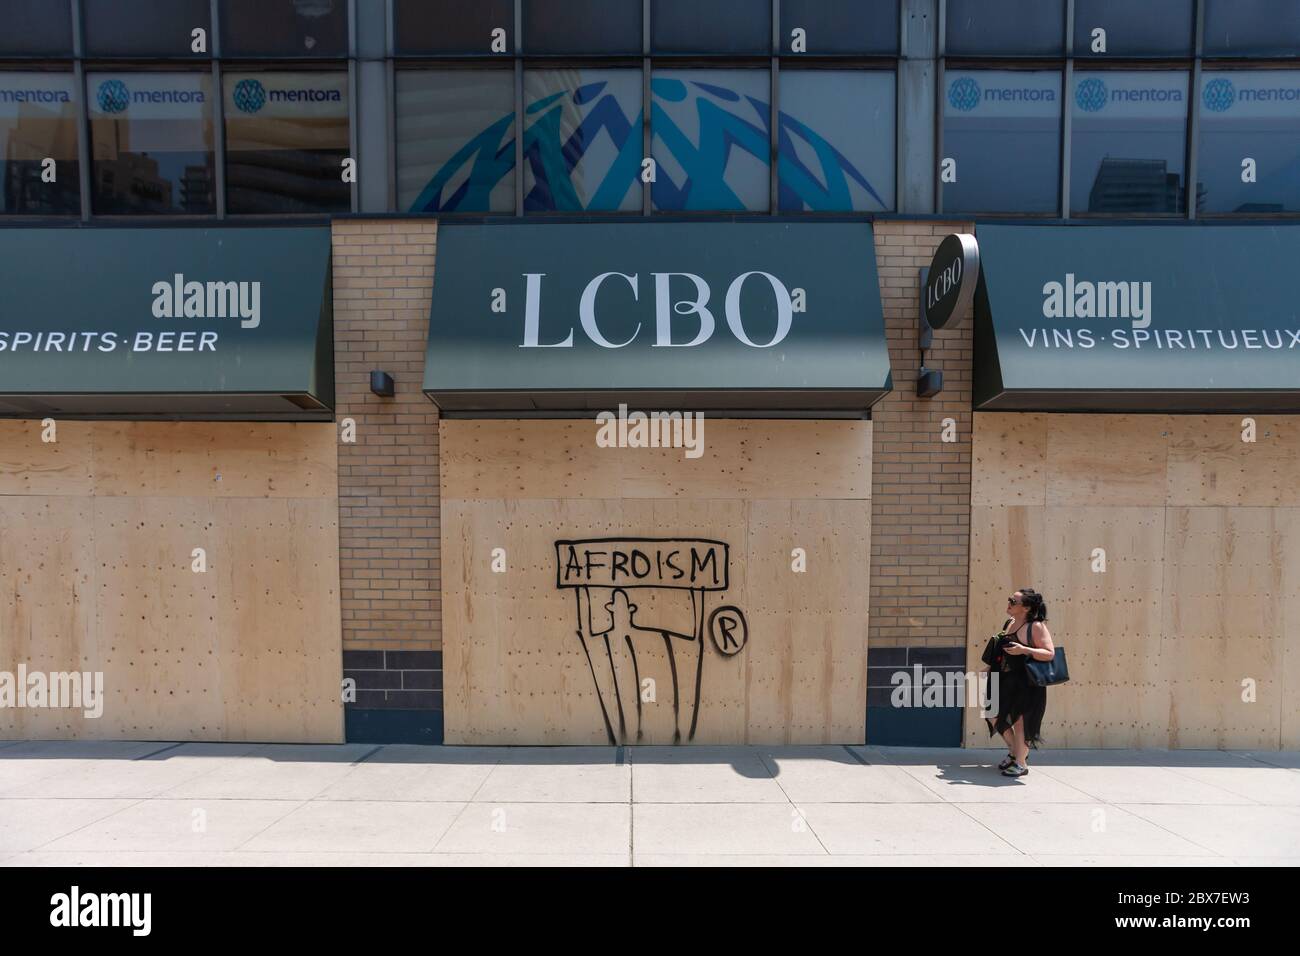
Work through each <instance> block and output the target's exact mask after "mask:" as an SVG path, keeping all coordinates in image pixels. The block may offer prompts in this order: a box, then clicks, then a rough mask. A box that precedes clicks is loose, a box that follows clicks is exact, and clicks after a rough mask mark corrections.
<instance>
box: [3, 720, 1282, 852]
mask: <svg viewBox="0 0 1300 956" xmlns="http://www.w3.org/2000/svg"><path fill="white" fill-rule="evenodd" d="M1001 755H1002V754H1001V751H994V750H944V749H916V750H911V749H903V748H883V747H838V746H837V747H789V748H771V747H691V748H671V747H640V748H625V749H616V748H613V747H591V748H541V747H510V748H487V747H413V746H382V747H380V746H376V745H370V744H346V745H341V746H310V745H260V744H168V743H158V742H148V743H111V742H97V743H80V742H33V743H26V742H20V743H13V742H0V865H6V866H28V865H83V864H88V865H104V866H122V865H180V866H230V865H236V866H239V865H254V866H263V865H265V866H277V865H294V864H305V865H349V864H370V865H397V866H439V865H489V866H491V865H607V866H627V865H637V866H647V865H648V866H656V865H666V866H681V865H710V864H736V865H800V866H803V865H867V866H897V865H903V866H907V865H918V864H920V865H925V864H939V865H969V866H985V867H987V866H989V865H1013V866H1056V865H1063V866H1088V865H1134V866H1149V865H1171V864H1172V865H1204V864H1210V865H1219V866H1237V865H1297V864H1300V754H1297V753H1290V752H1287V753H1277V752H1263V753H1241V752H1219V751H1171V752H1166V751H1132V750H1106V751H1077V750H1076V751H1056V752H1052V751H1046V752H1043V753H1041V754H1036V755H1035V756H1034V757H1033V758H1032V759H1031V763H1030V766H1031V768H1032V771H1031V773H1030V775H1029V776H1028V777H1026V778H1023V779H1020V780H1009V779H1007V778H1004V777H1002V776H1000V775H999V774H998V773H997V771H996V770H995V769H993V767H992V764H993V763H994V762H995V761H996V760H997V759H999V758H1000V757H1001Z"/></svg>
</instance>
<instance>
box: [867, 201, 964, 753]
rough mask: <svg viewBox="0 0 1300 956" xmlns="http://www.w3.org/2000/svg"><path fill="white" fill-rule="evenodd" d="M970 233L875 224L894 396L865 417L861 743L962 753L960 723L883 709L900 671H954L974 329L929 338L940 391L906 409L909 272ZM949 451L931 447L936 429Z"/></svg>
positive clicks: (912, 350)
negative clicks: (951, 432) (950, 438)
mask: <svg viewBox="0 0 1300 956" xmlns="http://www.w3.org/2000/svg"><path fill="white" fill-rule="evenodd" d="M971 231H973V226H972V225H971V224H970V223H960V222H953V223H931V222H924V223H919V222H877V223H876V224H875V235H876V266H877V268H878V269H879V272H880V294H881V300H882V304H883V306H884V310H885V334H886V337H887V339H888V342H889V361H890V365H891V367H892V368H893V373H894V390H893V391H892V392H890V394H889V395H887V396H885V398H883V399H881V400H880V401H879V402H878V403H877V404H876V405H875V407H874V408H873V409H872V413H871V417H872V441H873V447H872V487H871V494H872V500H871V622H870V627H869V632H868V639H867V648H868V649H867V666H868V670H867V673H868V681H867V685H868V689H867V704H868V718H867V739H868V740H869V741H871V742H878V743H934V744H939V743H948V744H950V745H951V746H959V745H960V742H961V715H960V713H959V712H957V713H953V712H951V711H934V710H930V711H928V712H926V711H920V710H915V709H912V710H898V711H891V710H889V709H888V692H889V690H892V687H891V685H890V684H889V679H888V678H889V676H890V675H892V674H893V673H894V671H896V670H898V669H899V668H902V667H907V668H911V667H912V666H913V665H915V664H921V665H922V666H923V667H936V668H944V669H949V668H956V669H962V668H963V667H964V664H965V660H966V657H965V643H966V589H967V584H968V561H969V546H970V468H971V420H972V416H971V410H970V407H971V352H972V341H973V322H972V319H971V317H970V316H969V315H968V316H965V317H963V318H962V320H961V321H960V322H957V323H955V324H953V325H950V326H948V327H947V328H945V329H943V330H941V331H939V332H936V333H935V335H934V344H933V347H932V348H931V349H930V350H929V351H928V352H927V353H926V365H927V367H929V368H937V369H941V370H942V371H943V379H944V387H943V391H942V392H940V393H939V394H938V395H936V396H934V397H933V398H917V397H916V376H917V373H918V369H919V367H920V353H919V352H918V351H917V345H916V317H917V282H918V279H917V272H918V270H919V269H921V268H924V267H926V266H928V265H929V264H930V258H931V256H933V255H934V250H935V248H936V247H937V246H938V244H939V242H940V241H941V240H942V239H943V237H944V236H946V235H948V234H949V233H952V232H971ZM945 418H951V419H953V420H954V421H955V422H956V437H957V440H956V441H955V442H952V443H948V442H944V441H943V440H942V435H941V430H942V428H943V420H944V419H945Z"/></svg>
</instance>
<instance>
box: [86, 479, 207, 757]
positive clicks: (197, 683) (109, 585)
mask: <svg viewBox="0 0 1300 956" xmlns="http://www.w3.org/2000/svg"><path fill="white" fill-rule="evenodd" d="M93 508H94V530H93V536H94V545H95V569H96V578H95V582H96V587H95V635H96V640H97V645H98V648H97V649H98V657H99V664H100V666H99V668H98V669H101V670H103V672H104V685H105V708H104V717H103V718H102V719H100V720H99V721H97V722H95V724H94V725H93V726H90V727H88V728H87V729H86V732H85V733H83V734H81V735H80V736H96V737H109V738H111V737H125V738H128V739H137V740H138V739H145V740H205V739H222V738H224V736H225V727H224V722H223V719H222V696H223V694H224V693H226V692H227V689H225V688H222V687H220V686H219V685H218V684H217V682H216V676H217V667H218V664H219V657H218V654H219V649H220V648H219V642H218V626H219V625H218V621H217V605H218V600H217V590H218V581H217V577H216V576H215V575H214V574H212V573H211V572H209V573H195V572H194V571H193V570H192V561H193V558H192V556H191V555H192V551H193V549H194V548H199V547H202V548H205V549H207V551H208V560H209V561H210V562H213V563H214V564H215V563H216V562H220V561H224V559H225V556H224V555H222V554H221V553H220V552H219V549H218V548H216V547H215V546H214V534H213V532H214V519H213V513H212V502H211V501H210V500H209V499H202V498H198V499H186V498H125V497H123V498H97V499H93Z"/></svg>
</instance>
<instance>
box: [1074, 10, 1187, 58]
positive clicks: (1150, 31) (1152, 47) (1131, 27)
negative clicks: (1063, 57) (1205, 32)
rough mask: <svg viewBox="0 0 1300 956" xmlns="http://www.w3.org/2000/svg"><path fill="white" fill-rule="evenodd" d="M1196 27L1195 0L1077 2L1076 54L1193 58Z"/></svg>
mask: <svg viewBox="0 0 1300 956" xmlns="http://www.w3.org/2000/svg"><path fill="white" fill-rule="evenodd" d="M1192 26H1193V25H1192V0H1142V2H1141V3H1134V2H1133V0H1074V55H1075V56H1088V57H1091V56H1096V57H1103V56H1110V57H1116V56H1133V57H1142V56H1186V57H1190V56H1191V55H1192ZM1097 30H1103V31H1104V33H1103V34H1101V35H1094V33H1095V31H1097ZM1103 43H1104V44H1105V49H1099V48H1098V47H1100V46H1101V45H1102V44H1103Z"/></svg>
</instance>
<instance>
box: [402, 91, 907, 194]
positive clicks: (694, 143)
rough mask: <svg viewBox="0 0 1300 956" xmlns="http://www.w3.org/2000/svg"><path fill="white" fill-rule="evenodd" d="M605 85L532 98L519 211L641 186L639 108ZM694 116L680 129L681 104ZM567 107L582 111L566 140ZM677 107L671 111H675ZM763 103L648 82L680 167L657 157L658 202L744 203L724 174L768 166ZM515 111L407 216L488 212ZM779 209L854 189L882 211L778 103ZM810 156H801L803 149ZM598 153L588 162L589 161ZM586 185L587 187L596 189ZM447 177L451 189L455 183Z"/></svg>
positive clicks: (830, 150)
mask: <svg viewBox="0 0 1300 956" xmlns="http://www.w3.org/2000/svg"><path fill="white" fill-rule="evenodd" d="M607 85H608V84H607V83H606V82H605V81H600V82H594V83H587V84H583V85H582V86H579V87H578V88H577V89H575V90H573V91H571V92H570V91H561V92H558V93H552V94H549V95H547V96H544V97H542V98H540V99H538V100H535V101H534V102H532V103H530V104H529V105H528V106H527V108H526V109H525V114H526V115H527V116H528V117H530V118H531V119H530V122H529V124H528V125H527V129H526V130H525V131H524V141H523V154H524V162H525V164H526V165H527V166H528V168H529V170H530V171H531V172H532V174H533V178H534V185H533V186H532V188H531V189H529V190H528V192H527V193H526V194H525V196H524V210H525V211H526V212H580V211H584V210H599V209H618V208H619V206H620V204H621V203H622V202H623V200H624V199H625V198H626V197H627V195H628V192H629V191H630V190H633V189H637V188H639V186H640V181H639V178H638V171H639V169H640V163H641V158H642V143H641V127H642V114H641V111H638V112H637V114H636V115H635V116H631V117H629V116H628V115H627V114H626V113H625V112H624V109H623V104H622V103H621V102H620V101H619V99H618V97H617V96H615V95H614V93H612V92H610V91H609V90H607V89H606V87H607ZM679 104H684V106H685V108H686V109H687V110H688V111H689V112H690V113H691V114H692V115H691V119H692V120H693V122H692V123H691V124H690V125H691V126H698V133H691V132H688V131H687V128H685V125H686V124H684V123H681V122H678V121H677V120H678V119H682V118H683V114H682V113H681V109H682V106H681V105H679ZM566 107H567V108H568V109H569V110H570V111H572V110H574V109H576V110H577V115H579V116H580V117H581V119H580V121H579V122H578V123H577V125H576V126H575V127H574V128H573V129H572V131H571V132H570V133H569V135H568V137H567V138H566V137H565V136H564V133H563V123H562V120H563V118H564V116H565V110H566ZM675 115H676V117H677V118H676V119H675V118H674V116H675ZM769 117H770V108H769V104H768V103H767V102H765V101H764V100H762V99H760V98H758V97H754V96H748V95H744V96H742V95H741V94H739V93H737V92H735V91H734V90H730V89H727V88H726V87H722V86H717V85H715V84H711V83H702V82H699V81H695V80H691V81H683V80H678V79H665V78H661V79H656V80H654V81H653V82H652V83H651V104H650V120H651V126H652V128H653V130H654V134H655V138H656V140H657V144H656V147H655V153H656V155H657V156H658V155H660V154H661V153H662V155H664V156H666V157H671V158H672V160H673V162H674V163H675V164H676V165H677V166H678V167H680V170H681V172H680V173H678V174H674V173H673V172H670V171H668V170H666V169H664V165H665V164H664V163H660V164H659V168H658V171H657V175H656V177H655V180H654V182H653V183H652V185H651V196H652V198H653V200H654V204H655V207H656V208H658V209H663V210H711V209H743V208H744V207H745V203H744V202H743V201H742V200H741V198H740V197H739V196H737V195H736V192H735V191H734V189H733V188H732V185H733V184H732V183H731V182H730V181H729V174H730V173H731V172H732V171H733V170H734V169H735V168H736V160H738V159H741V158H743V157H745V156H748V157H750V158H752V159H755V160H757V161H758V162H760V163H762V164H763V165H764V166H766V165H767V164H768V162H769V155H770V147H769V139H770V137H769ZM513 120H514V118H513V116H511V115H508V114H507V115H503V116H502V117H501V118H500V119H499V120H497V121H495V122H493V123H492V124H491V125H489V126H488V127H487V128H486V129H484V130H483V131H482V132H480V133H478V134H477V135H476V136H474V137H473V138H472V139H470V140H469V142H467V143H465V144H464V145H463V146H461V148H460V149H458V150H457V151H456V152H455V154H454V155H453V156H452V157H451V158H450V159H449V160H448V161H447V162H446V163H445V164H444V165H443V166H442V168H441V169H439V170H438V172H436V173H435V174H434V175H433V177H432V178H431V179H430V180H429V182H428V183H427V184H426V185H425V187H424V189H423V190H421V192H420V194H419V196H418V197H417V198H416V199H415V201H414V202H413V203H412V204H411V208H410V211H411V212H456V211H462V212H476V211H483V210H486V209H488V208H490V204H489V197H490V195H491V193H492V190H493V189H494V188H495V187H496V186H497V185H498V184H499V183H501V182H502V181H503V180H505V178H506V177H507V176H513V175H514V167H515V149H514V134H513V128H514V122H513ZM606 137H607V141H608V144H612V146H613V159H612V160H611V159H608V158H605V159H602V160H601V161H600V162H601V163H602V164H604V166H605V168H604V169H603V172H601V171H597V170H595V169H591V168H585V169H584V171H583V173H582V174H575V171H576V170H577V169H578V167H579V164H580V163H581V162H582V161H583V159H584V157H588V153H589V152H592V153H593V155H594V151H593V147H595V146H596V145H597V144H598V143H599V144H602V155H603V156H607V155H608V149H607V146H606V145H605V143H606V140H605V138H606ZM777 138H778V146H779V149H778V166H777V173H778V177H779V184H780V186H779V189H780V196H779V205H780V208H781V209H782V210H801V209H806V210H813V211H836V210H847V209H852V208H853V200H852V192H851V191H852V187H853V186H854V185H856V186H857V187H858V188H859V189H861V190H862V191H863V192H865V193H866V195H867V196H869V197H870V198H871V200H872V201H874V202H875V203H876V204H877V206H878V207H879V208H880V209H884V208H886V203H885V200H884V199H883V198H881V196H880V194H879V193H878V192H877V191H876V189H875V188H874V187H873V186H872V185H871V183H870V182H869V181H868V180H867V178H866V176H864V175H863V174H862V172H861V171H859V170H858V168H857V167H856V166H854V164H853V163H852V162H850V161H849V159H848V157H846V156H845V155H844V154H843V153H842V152H840V151H839V150H838V149H836V148H835V147H834V146H832V145H831V144H830V143H829V142H828V141H827V140H826V138H825V137H823V136H822V135H821V134H819V133H818V132H817V131H815V130H813V129H812V128H811V127H809V126H807V125H806V124H804V123H802V122H800V121H799V120H798V119H797V118H795V117H793V116H791V115H789V114H788V113H786V112H784V111H782V112H781V113H780V115H779V117H778V129H777ZM805 156H806V157H808V161H807V162H805V159H804V158H803V157H805ZM593 162H594V160H592V159H590V158H588V163H589V164H590V163H593ZM593 183H594V185H593ZM453 184H455V185H454V188H453Z"/></svg>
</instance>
